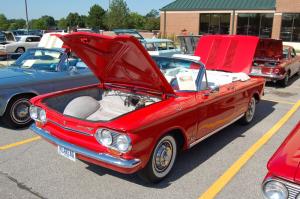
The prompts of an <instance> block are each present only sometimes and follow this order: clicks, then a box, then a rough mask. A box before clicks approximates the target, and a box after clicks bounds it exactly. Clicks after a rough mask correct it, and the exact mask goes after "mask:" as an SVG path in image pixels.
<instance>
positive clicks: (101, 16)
mask: <svg viewBox="0 0 300 199" xmlns="http://www.w3.org/2000/svg"><path fill="white" fill-rule="evenodd" d="M105 13H106V12H105V10H104V9H103V8H102V7H101V6H99V5H98V4H95V5H93V6H92V7H91V8H90V11H89V14H88V16H87V21H86V24H87V25H88V26H89V27H90V28H95V29H101V28H104V20H105Z"/></svg>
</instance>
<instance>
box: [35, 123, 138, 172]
mask: <svg viewBox="0 0 300 199" xmlns="http://www.w3.org/2000/svg"><path fill="white" fill-rule="evenodd" d="M30 129H31V130H32V131H33V132H35V133H36V134H38V135H40V136H41V137H42V138H45V139H46V140H49V141H50V142H53V143H54V144H56V145H59V146H63V147H65V148H67V149H70V150H72V151H74V152H75V153H78V154H81V155H83V156H86V157H89V158H92V159H94V160H97V161H100V162H103V163H106V164H110V165H113V166H117V167H120V168H125V169H131V168H134V167H137V166H138V165H139V164H140V163H141V161H140V160H139V159H132V160H125V159H122V158H117V157H113V156H111V155H109V154H106V153H95V152H93V151H90V150H88V149H84V148H81V147H79V146H76V145H74V144H70V143H68V142H65V141H63V140H60V139H58V138H56V137H54V136H53V135H51V134H50V133H48V132H46V131H45V130H43V129H40V128H38V127H37V126H36V125H35V124H33V125H31V127H30Z"/></svg>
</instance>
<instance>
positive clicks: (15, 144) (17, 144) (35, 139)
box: [0, 136, 41, 151]
mask: <svg viewBox="0 0 300 199" xmlns="http://www.w3.org/2000/svg"><path fill="white" fill-rule="evenodd" d="M40 139H41V137H40V136H36V137H33V138H29V139H26V140H22V141H19V142H15V143H11V144H7V145H4V146H0V151H3V150H7V149H10V148H13V147H17V146H20V145H24V144H28V143H30V142H34V141H37V140H40Z"/></svg>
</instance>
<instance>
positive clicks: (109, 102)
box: [0, 31, 300, 198]
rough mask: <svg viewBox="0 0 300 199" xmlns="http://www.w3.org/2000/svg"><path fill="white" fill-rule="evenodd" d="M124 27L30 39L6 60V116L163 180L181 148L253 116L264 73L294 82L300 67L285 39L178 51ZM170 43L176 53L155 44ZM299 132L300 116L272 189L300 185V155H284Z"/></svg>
mask: <svg viewBox="0 0 300 199" xmlns="http://www.w3.org/2000/svg"><path fill="white" fill-rule="evenodd" d="M120 32H121V33H120V34H119V35H118V36H113V37H111V36H104V35H99V34H94V33H82V32H77V33H71V34H64V35H57V36H58V37H59V38H60V39H61V40H62V41H63V43H64V46H65V47H66V48H60V49H47V48H31V49H29V50H27V51H26V52H25V53H24V54H23V55H22V56H21V57H20V58H19V59H18V60H17V61H16V62H15V63H14V64H13V65H11V66H10V67H7V68H5V69H2V70H1V71H0V81H2V83H1V84H0V87H1V89H0V96H1V97H0V116H2V119H3V120H4V121H5V123H6V124H8V125H10V126H12V127H24V126H26V125H28V124H30V123H31V121H32V120H33V121H34V124H32V125H31V127H30V128H31V130H32V131H34V132H35V133H36V134H38V135H40V136H41V137H42V138H44V139H45V140H46V141H48V142H50V143H52V144H54V145H55V146H56V147H57V150H58V154H59V155H62V156H64V157H66V158H68V159H70V160H72V161H76V160H82V161H86V162H90V163H93V164H96V165H99V166H102V167H105V168H109V169H112V170H115V171H117V172H120V173H125V174H131V173H136V172H138V173H139V175H140V176H141V177H142V178H143V179H144V180H146V181H148V182H152V183H157V182H159V181H161V180H163V179H164V178H165V177H166V176H167V175H168V174H169V173H170V172H171V170H172V168H173V167H174V164H175V162H176V157H177V155H178V153H179V152H180V151H182V150H187V149H189V148H191V147H193V146H195V145H196V144H198V143H199V142H201V141H203V140H204V139H206V138H208V137H209V136H211V135H213V134H215V133H216V132H218V131H220V130H222V129H223V128H225V127H227V126H228V125H230V124H232V123H234V122H236V121H239V123H241V124H249V123H251V122H252V120H253V119H254V117H255V111H256V104H257V103H258V102H259V101H260V99H261V97H262V95H263V93H264V86H265V82H266V79H265V78H267V80H269V79H270V80H271V81H275V80H282V81H285V78H286V76H288V77H291V76H292V75H294V74H296V73H297V74H299V71H300V66H299V58H298V57H297V56H296V54H295V52H294V50H293V49H292V48H291V47H283V46H282V42H281V41H279V40H271V39H259V38H258V37H254V36H228V35H227V36H224V35H208V36H202V37H201V38H200V39H199V42H198V45H197V47H196V49H195V53H194V55H192V56H191V55H184V54H176V52H177V51H176V48H175V46H174V45H173V44H172V43H171V42H170V41H169V40H155V39H153V40H151V41H150V40H146V39H144V38H135V37H132V36H128V35H127V33H126V34H125V33H124V31H120ZM123 33H124V34H123ZM160 43H165V44H160ZM151 45H152V46H153V48H152V49H153V50H150V48H149V46H151ZM159 47H161V48H163V49H160V48H159ZM245 47H246V48H245ZM165 48H166V49H165ZM147 50H148V51H147ZM163 50H168V51H169V52H168V53H171V54H167V53H165V52H164V53H163V55H164V56H162V54H161V53H158V54H157V53H153V52H151V51H159V52H160V51H163ZM171 50H174V51H171ZM149 51H150V52H149ZM277 70H279V71H280V73H278V72H277ZM279 76H280V78H278V77H279ZM298 131H299V124H298V127H297V128H296V129H295V130H294V131H293V133H292V134H291V136H289V138H287V140H286V141H285V142H284V144H283V145H282V146H281V148H280V149H279V150H278V151H277V152H276V155H274V156H273V158H272V159H271V160H270V162H269V164H268V168H269V171H270V173H269V174H268V175H267V177H266V179H265V181H264V183H263V191H264V195H265V196H266V197H267V198H287V196H289V195H291V193H290V192H292V191H293V193H296V192H295V190H296V191H297V194H300V188H299V189H298V185H296V183H297V178H295V176H297V169H296V166H298V163H299V161H298V159H294V160H292V162H291V163H288V164H287V163H286V162H284V163H283V162H282V163H279V162H280V161H283V158H282V157H285V158H289V157H291V158H292V157H294V156H293V155H294V153H295V152H294V151H293V150H296V148H297V144H296V143H297V142H296V141H295V140H297V136H298V135H297V132H298ZM294 137H295V139H294ZM291 140H292V141H291ZM289 143H291V144H289ZM287 146H290V148H289V149H288V152H287V151H286V150H285V149H282V148H283V147H287ZM277 156H278V157H277ZM293 167H295V168H293ZM287 168H288V169H289V170H288V171H286V169H287ZM297 168H298V167H297ZM289 175H290V176H293V178H292V177H290V176H289ZM297 194H296V195H297ZM299 197H300V196H299Z"/></svg>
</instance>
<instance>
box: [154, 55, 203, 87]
mask: <svg viewBox="0 0 300 199" xmlns="http://www.w3.org/2000/svg"><path fill="white" fill-rule="evenodd" d="M152 58H153V60H154V61H155V62H156V64H157V66H158V67H159V69H160V71H161V72H162V73H163V75H164V76H165V78H166V80H167V81H168V82H169V83H170V85H171V86H172V88H173V89H174V90H177V91H197V90H201V89H202V88H204V87H205V86H206V80H205V79H203V74H204V73H205V69H204V66H203V65H202V64H201V63H197V62H194V61H190V60H186V59H179V58H169V57H157V56H153V57H152Z"/></svg>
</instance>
